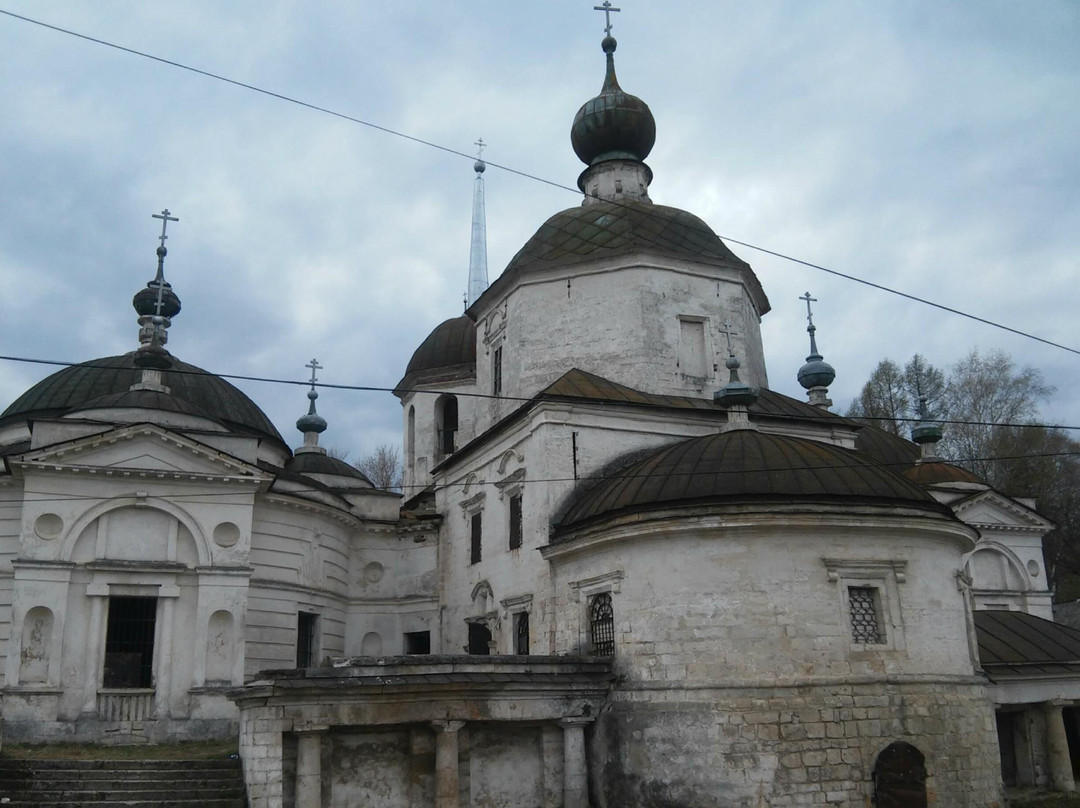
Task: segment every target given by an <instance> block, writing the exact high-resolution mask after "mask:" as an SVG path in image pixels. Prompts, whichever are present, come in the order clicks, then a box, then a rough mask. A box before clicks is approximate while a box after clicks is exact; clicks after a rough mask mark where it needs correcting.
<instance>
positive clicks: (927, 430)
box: [911, 391, 944, 463]
mask: <svg viewBox="0 0 1080 808" xmlns="http://www.w3.org/2000/svg"><path fill="white" fill-rule="evenodd" d="M942 435H944V430H942V428H941V424H939V423H935V422H934V421H931V420H930V411H929V408H928V406H927V403H926V396H925V395H924V394H923V393H922V392H921V391H920V393H919V423H917V424H916V425H915V426H914V427H912V429H911V439H912V440H913V441H915V443H917V444H919V448H920V449H921V450H922V456H921V457H920V458H919V462H920V463H927V462H930V461H934V460H941V457H940V456H938V454H937V451H936V448H937V442H938V441H939V440H941V438H942Z"/></svg>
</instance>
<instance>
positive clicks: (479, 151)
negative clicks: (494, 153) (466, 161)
mask: <svg viewBox="0 0 1080 808" xmlns="http://www.w3.org/2000/svg"><path fill="white" fill-rule="evenodd" d="M473 145H474V146H476V159H477V160H483V159H484V147H485V146H487V144H486V143H485V142H484V139H483V138H480V139H479V140H477V141H476V142H475V143H473Z"/></svg>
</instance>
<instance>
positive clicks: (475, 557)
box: [469, 512, 484, 564]
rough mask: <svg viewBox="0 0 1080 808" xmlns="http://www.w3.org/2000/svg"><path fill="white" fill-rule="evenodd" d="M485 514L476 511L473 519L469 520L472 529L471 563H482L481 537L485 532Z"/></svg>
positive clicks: (470, 543)
mask: <svg viewBox="0 0 1080 808" xmlns="http://www.w3.org/2000/svg"><path fill="white" fill-rule="evenodd" d="M482 516H483V514H481V513H479V512H478V513H474V514H473V515H472V520H471V521H470V522H469V529H470V542H469V563H470V564H479V563H480V549H481V537H482V535H483V532H484V528H483V520H482V518H481V517H482Z"/></svg>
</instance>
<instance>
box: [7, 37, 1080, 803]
mask: <svg viewBox="0 0 1080 808" xmlns="http://www.w3.org/2000/svg"><path fill="white" fill-rule="evenodd" d="M615 49H616V42H615V40H614V39H613V38H612V37H611V36H610V34H609V35H608V36H607V37H605V39H604V40H603V51H604V53H605V58H606V73H605V77H604V82H603V86H602V89H601V92H600V94H599V95H597V96H596V97H594V98H592V99H591V100H589V101H587V102H586V103H585V104H584V105H583V106H582V107H581V109H580V111H579V112H578V114H577V117H576V118H575V119H574V122H573V126H572V129H571V137H572V143H573V147H574V150H575V152H576V153H577V155H578V157H579V158H580V159H581V160H582V162H583V163H584V164H585V169H584V171H583V172H582V174H581V176H580V178H579V180H578V185H579V187H580V189H581V191H582V194H583V201H582V203H581V204H580V205H578V206H575V207H573V208H571V209H569V210H565V211H562V212H559V213H556V214H555V215H553V216H552V217H551V218H550V219H548V220H547V221H546V222H544V223H543V224H542V225H540V227H539V229H538V230H537V231H536V234H535V235H534V236H533V237H532V238H531V239H529V241H528V242H527V243H526V244H525V245H524V246H523V247H522V248H521V250H520V251H519V252H518V253H517V255H515V256H514V258H513V259H512V260H511V261H510V263H509V264H508V265H507V267H506V268H505V269H504V271H503V272H502V273H501V274H500V275H499V277H498V278H497V279H495V280H494V282H493V283H491V285H490V286H488V285H487V282H486V256H485V252H484V231H483V227H484V225H483V169H484V164H483V162H482V161H478V162H477V164H476V177H477V178H476V187H477V190H476V196H475V199H474V227H473V247H472V256H473V261H472V263H473V267H472V269H473V274H472V276H471V278H470V284H469V289H470V296H469V302H468V308H467V310H466V312H465V314H464V315H462V316H460V317H456V318H453V319H449V320H447V321H446V322H444V323H442V324H441V325H438V326H437V327H436V328H435V329H434V330H433V331H432V332H431V334H430V336H428V337H427V339H425V340H424V342H423V343H422V344H421V345H420V346H419V347H418V348H417V350H416V352H415V353H414V354H413V357H412V359H411V361H410V362H409V364H408V367H407V368H406V369H405V372H404V375H403V376H402V378H401V381H400V382H399V383H398V385H397V389H396V391H395V395H397V396H398V398H399V399H400V401H401V405H402V410H403V432H404V441H403V457H404V490H405V491H406V492H407V494H406V496H404V497H402V496H401V495H398V494H394V493H390V492H386V491H381V490H378V489H376V488H375V487H374V486H373V485H372V484H371V482H370V481H369V480H368V479H366V478H365V477H364V476H363V475H362V474H361V473H360V472H358V471H357V470H356V469H354V468H353V467H351V466H349V465H348V464H346V463H344V462H342V461H340V460H336V459H334V458H331V457H329V456H328V455H327V453H326V451H325V450H324V449H323V448H322V447H320V445H319V435H320V434H321V433H322V432H323V431H324V430H325V429H326V428H327V423H326V421H325V420H324V419H323V418H322V417H321V416H320V415H319V414H318V412H317V410H316V398H317V396H318V393H317V382H318V377H317V371H318V369H319V367H318V363H317V362H315V361H314V360H313V361H312V363H311V365H310V367H311V371H312V376H311V391H310V392H309V393H308V397H309V399H310V407H309V411H308V413H307V414H306V415H304V416H302V417H301V418H300V420H299V421H298V422H297V428H298V430H299V431H300V432H301V433H302V434H303V442H302V443H301V444H300V445H299V446H297V447H296V448H290V444H289V442H287V441H286V440H285V439H284V438H283V437H282V435H281V434H280V433H279V432H278V430H277V429H276V428H275V427H274V425H273V424H271V423H270V421H269V420H268V419H267V418H266V416H265V415H264V414H263V412H262V411H261V410H260V409H259V407H258V405H257V404H256V403H255V402H253V401H252V400H251V399H250V398H248V397H247V396H246V395H244V394H243V393H241V392H240V391H239V390H238V389H236V388H235V387H234V386H232V385H231V384H230V383H228V382H227V381H225V380H224V379H222V378H219V377H217V376H215V375H213V374H211V373H207V372H205V371H203V370H200V369H199V368H196V367H193V366H191V365H188V364H185V363H184V362H182V361H181V360H180V359H179V358H177V357H175V356H173V355H172V354H170V353H169V352H168V351H166V349H165V345H166V343H167V341H168V329H169V328H170V326H171V324H172V320H173V318H175V317H176V316H178V315H179V313H180V300H179V298H178V297H177V295H176V294H175V293H174V291H173V290H172V288H171V287H170V285H169V284H168V283H167V282H166V281H165V280H164V263H165V257H166V250H165V247H164V235H165V230H164V228H165V226H166V225H167V224H168V221H169V213H168V211H165V212H163V213H162V214H161V215H160V216H159V218H161V219H162V227H163V229H162V246H161V247H160V248H159V249H158V273H157V276H156V277H155V278H154V280H152V281H150V282H149V283H148V284H147V286H146V287H145V288H144V289H142V290H141V291H139V293H138V294H137V295H136V296H135V300H134V306H135V309H136V311H137V313H138V322H139V327H140V330H139V343H140V345H139V348H138V349H137V350H135V351H133V352H131V353H129V354H125V355H123V356H112V357H105V358H102V359H94V360H91V361H87V362H84V363H82V364H79V365H75V366H72V367H66V368H64V369H62V370H60V371H58V372H55V373H53V374H52V375H50V376H48V377H47V378H45V379H43V380H42V381H40V382H39V383H37V384H36V385H34V386H33V387H31V388H30V389H29V390H27V391H26V392H25V393H24V394H23V395H22V396H20V397H19V398H18V399H17V400H15V401H14V402H12V403H11V404H10V406H8V407H7V409H6V410H4V411H3V413H2V414H0V461H2V466H0V657H2V660H3V687H2V690H0V696H2V713H0V715H2V719H0V730H2V734H3V738H4V740H5V742H31V741H58V740H65V741H84V742H85V741H94V742H104V743H133V742H145V741H151V742H161V741H171V740H180V739H199V738H225V737H232V736H237V735H238V736H239V739H240V753H241V757H242V758H243V762H244V770H245V778H246V782H247V787H248V796H249V800H250V804H251V805H252V806H253V808H272V807H273V806H299V807H301V808H318V806H320V805H321V806H346V805H377V806H387V807H388V808H389V807H391V806H393V807H395V808H396V807H397V806H436V807H437V808H458V806H461V808H464V807H465V806H477V807H478V808H479V806H484V808H521V807H522V806H543V808H560V807H561V808H583V806H588V805H592V806H597V808H617V807H619V808H621V807H622V806H641V807H642V808H654V807H655V808H660V807H661V806H685V808H706V806H733V807H736V808H759V806H773V807H775V808H780V807H781V806H802V805H835V806H846V807H847V808H855V806H865V805H867V804H869V801H870V800H872V799H873V800H876V802H875V803H874V804H876V805H877V806H879V808H889V806H911V807H913V808H917V806H928V805H934V806H940V808H976V807H978V808H986V807H987V806H994V805H1002V804H1003V802H1002V799H1003V783H1005V784H1008V785H1032V786H1036V785H1037V786H1043V787H1048V788H1053V789H1056V790H1060V791H1072V790H1074V789H1075V785H1074V779H1073V773H1072V765H1071V760H1070V752H1072V753H1073V754H1080V720H1078V714H1077V708H1076V706H1074V705H1077V704H1080V632H1078V631H1075V630H1073V629H1069V628H1067V627H1065V626H1061V625H1058V624H1056V623H1053V622H1052V614H1051V593H1050V591H1049V589H1048V581H1047V576H1046V570H1045V567H1044V560H1043V555H1042V546H1041V540H1042V537H1043V535H1044V534H1045V533H1046V532H1047V531H1049V530H1050V529H1051V528H1052V527H1053V526H1052V525H1051V524H1050V523H1049V522H1048V521H1047V520H1046V519H1045V518H1044V517H1042V516H1041V515H1040V514H1039V513H1038V511H1037V509H1036V504H1035V503H1033V502H1031V501H1028V500H1024V499H1018V498H1015V497H1010V496H1006V495H1004V494H1002V493H1000V492H997V491H995V490H993V489H991V488H990V487H989V486H987V485H985V484H984V483H982V482H981V481H980V480H978V479H977V478H976V477H974V476H973V475H971V474H970V473H968V472H966V471H964V470H962V469H960V468H958V467H956V466H952V465H950V464H948V463H945V462H943V461H941V460H940V459H938V458H936V457H935V456H934V445H935V443H936V441H937V440H938V439H939V438H940V437H941V428H940V427H939V426H938V425H936V424H934V423H933V422H932V421H931V420H930V419H929V418H926V419H925V420H924V421H923V422H921V423H920V424H919V425H918V426H917V427H916V428H915V429H914V430H913V438H914V441H915V442H909V441H906V440H902V439H900V438H896V437H894V436H891V435H887V434H885V433H883V432H880V431H877V430H875V429H873V428H871V427H866V426H863V425H861V424H859V423H857V422H854V421H851V420H848V419H845V418H842V417H839V416H837V415H835V414H833V413H831V412H830V411H829V409H828V408H829V406H830V404H831V402H829V400H828V395H827V388H828V385H829V384H830V383H831V381H832V380H833V377H834V372H833V369H832V368H831V367H830V366H829V365H828V364H826V363H825V361H824V359H823V358H822V355H821V354H820V353H819V351H818V349H817V345H816V339H815V337H816V335H815V328H814V325H813V323H812V322H811V324H810V327H809V329H808V330H809V331H810V341H811V350H810V356H809V357H808V359H807V364H806V365H805V366H804V367H803V370H802V371H801V372H800V374H799V375H800V382H801V383H802V385H803V386H804V387H805V388H806V389H807V391H808V400H806V401H802V400H796V399H793V398H790V397H787V396H784V395H782V394H779V393H777V392H774V391H772V390H771V389H770V388H769V381H768V378H767V373H766V357H765V355H764V350H763V347H762V340H761V333H760V322H761V318H762V317H763V316H764V315H766V314H767V313H768V312H769V309H770V304H769V300H768V298H767V297H766V295H765V291H764V289H763V288H762V285H761V283H760V282H759V280H758V278H757V277H756V275H755V274H754V271H753V269H752V268H751V267H750V265H749V264H747V263H746V262H745V261H743V260H741V259H740V258H738V257H737V256H736V255H734V254H733V253H732V252H731V251H730V250H729V249H728V247H727V246H726V245H725V244H724V243H723V242H722V241H721V240H720V239H719V238H718V237H717V236H716V235H715V233H714V232H713V231H712V230H711V229H710V228H709V226H708V225H707V224H705V223H704V222H703V221H702V220H700V219H699V218H697V217H696V216H694V215H693V214H691V213H688V212H686V211H683V210H680V209H678V208H674V207H667V206H664V205H661V204H657V203H654V202H653V201H652V200H651V199H650V197H649V191H648V189H649V184H650V182H651V179H652V171H651V169H650V168H649V166H648V165H647V164H646V163H645V162H644V161H645V159H646V158H647V156H648V154H649V152H650V150H651V148H652V146H653V142H654V139H655V135H656V130H655V124H654V121H653V117H652V113H651V112H650V111H649V108H648V106H647V105H646V104H645V103H644V102H643V101H642V100H640V99H638V98H635V97H634V96H632V95H629V94H627V93H626V92H624V91H623V90H622V89H621V88H620V87H619V84H618V81H617V79H616V76H615V67H614V52H615ZM686 159H688V160H691V159H692V157H687V158H686ZM806 298H807V300H806V302H807V305H808V306H809V304H810V302H811V300H810V299H809V295H806Z"/></svg>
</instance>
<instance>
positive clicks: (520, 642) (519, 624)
mask: <svg viewBox="0 0 1080 808" xmlns="http://www.w3.org/2000/svg"><path fill="white" fill-rule="evenodd" d="M514 653H515V654H519V655H522V656H524V655H527V654H528V653H529V613H528V612H518V613H517V614H516V615H515V616H514Z"/></svg>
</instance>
